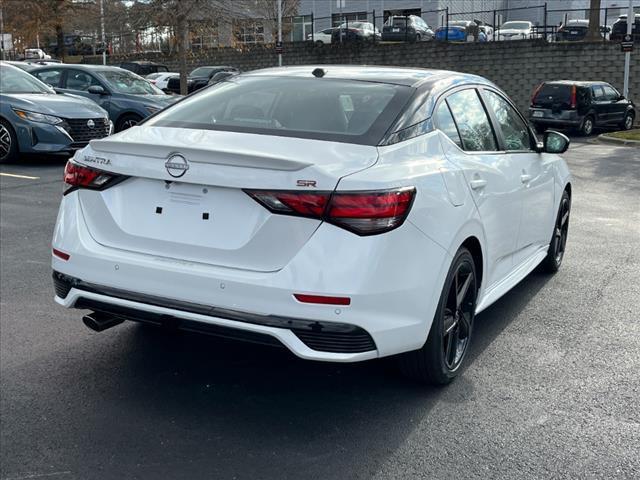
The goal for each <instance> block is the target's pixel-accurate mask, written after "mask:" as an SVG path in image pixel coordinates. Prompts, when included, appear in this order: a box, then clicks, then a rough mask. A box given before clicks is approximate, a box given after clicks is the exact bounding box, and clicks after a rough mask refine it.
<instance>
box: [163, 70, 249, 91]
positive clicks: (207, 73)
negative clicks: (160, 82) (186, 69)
mask: <svg viewBox="0 0 640 480" xmlns="http://www.w3.org/2000/svg"><path fill="white" fill-rule="evenodd" d="M218 72H235V73H238V72H239V70H238V69H237V68H235V67H229V66H224V65H215V66H205V67H198V68H196V69H195V70H193V71H192V72H191V73H190V74H189V76H188V77H187V91H188V92H189V93H191V92H195V91H196V90H199V89H201V88H202V87H206V86H207V83H209V80H210V79H211V77H213V76H214V75H215V74H216V73H218ZM167 91H169V92H173V93H180V77H179V76H178V77H175V78H170V79H169V81H168V82H167Z"/></svg>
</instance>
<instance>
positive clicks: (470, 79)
mask: <svg viewBox="0 0 640 480" xmlns="http://www.w3.org/2000/svg"><path fill="white" fill-rule="evenodd" d="M316 69H322V70H323V71H324V75H323V78H335V79H343V80H356V81H363V82H374V83H390V84H394V85H405V86H408V87H417V86H419V85H422V84H425V83H435V82H440V81H442V80H445V79H448V80H450V81H451V83H452V84H454V83H465V82H466V83H476V84H477V83H480V84H487V85H491V82H489V81H488V80H486V79H484V78H482V77H479V76H477V75H471V74H467V73H459V72H452V71H449V70H434V69H427V68H406V67H392V66H373V65H372V66H361V65H305V66H295V67H275V68H265V69H262V70H254V71H251V72H246V73H241V74H240V75H242V76H245V77H246V76H274V77H302V78H314V74H313V71H314V70H316Z"/></svg>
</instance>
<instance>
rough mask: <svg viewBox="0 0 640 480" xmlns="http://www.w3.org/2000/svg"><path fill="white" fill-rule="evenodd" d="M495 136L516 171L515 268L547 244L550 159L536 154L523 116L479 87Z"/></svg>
mask: <svg viewBox="0 0 640 480" xmlns="http://www.w3.org/2000/svg"><path fill="white" fill-rule="evenodd" d="M480 91H481V93H482V97H483V99H484V100H485V105H486V106H487V108H488V110H489V113H490V115H491V116H492V117H493V121H494V125H496V133H497V134H498V140H499V142H500V144H501V148H502V150H504V152H505V155H507V156H508V157H509V162H510V164H511V165H513V168H515V169H517V171H518V172H519V178H520V186H519V191H520V192H521V194H520V197H521V199H522V217H521V223H520V228H519V231H518V241H517V244H516V251H515V253H514V257H513V262H514V266H517V265H519V264H521V263H522V262H524V261H525V260H527V259H529V258H530V257H531V256H532V255H534V254H535V253H536V252H537V251H539V250H540V249H541V248H543V247H545V246H546V245H548V244H549V241H550V240H551V234H552V233H553V222H554V220H555V215H554V212H555V207H554V205H555V202H554V181H553V169H552V163H551V159H550V157H549V156H548V155H545V154H543V153H538V152H536V151H535V150H534V145H532V138H531V133H530V130H529V128H528V127H527V124H526V122H525V121H524V119H523V118H522V115H520V114H519V113H518V111H517V110H516V109H515V107H514V106H513V105H512V104H511V102H509V101H508V100H507V99H506V98H505V97H504V96H503V95H502V94H501V93H499V92H497V91H494V90H491V89H488V88H482V89H481V90H480Z"/></svg>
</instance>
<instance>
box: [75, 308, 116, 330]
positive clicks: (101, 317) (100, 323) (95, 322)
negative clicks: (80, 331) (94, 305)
mask: <svg viewBox="0 0 640 480" xmlns="http://www.w3.org/2000/svg"><path fill="white" fill-rule="evenodd" d="M82 322H83V323H84V324H85V325H86V326H87V327H88V328H90V329H91V330H93V331H94V332H103V331H104V330H107V329H108V328H111V327H115V326H116V325H120V324H121V323H122V322H124V318H120V317H114V316H113V315H107V314H104V313H99V312H93V313H90V314H89V315H85V316H84V317H82Z"/></svg>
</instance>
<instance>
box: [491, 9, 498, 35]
mask: <svg viewBox="0 0 640 480" xmlns="http://www.w3.org/2000/svg"><path fill="white" fill-rule="evenodd" d="M496 27H497V25H496V11H495V10H494V11H493V22H492V25H491V28H493V35H491V39H492V40H493V41H494V42H495V41H496Z"/></svg>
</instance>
